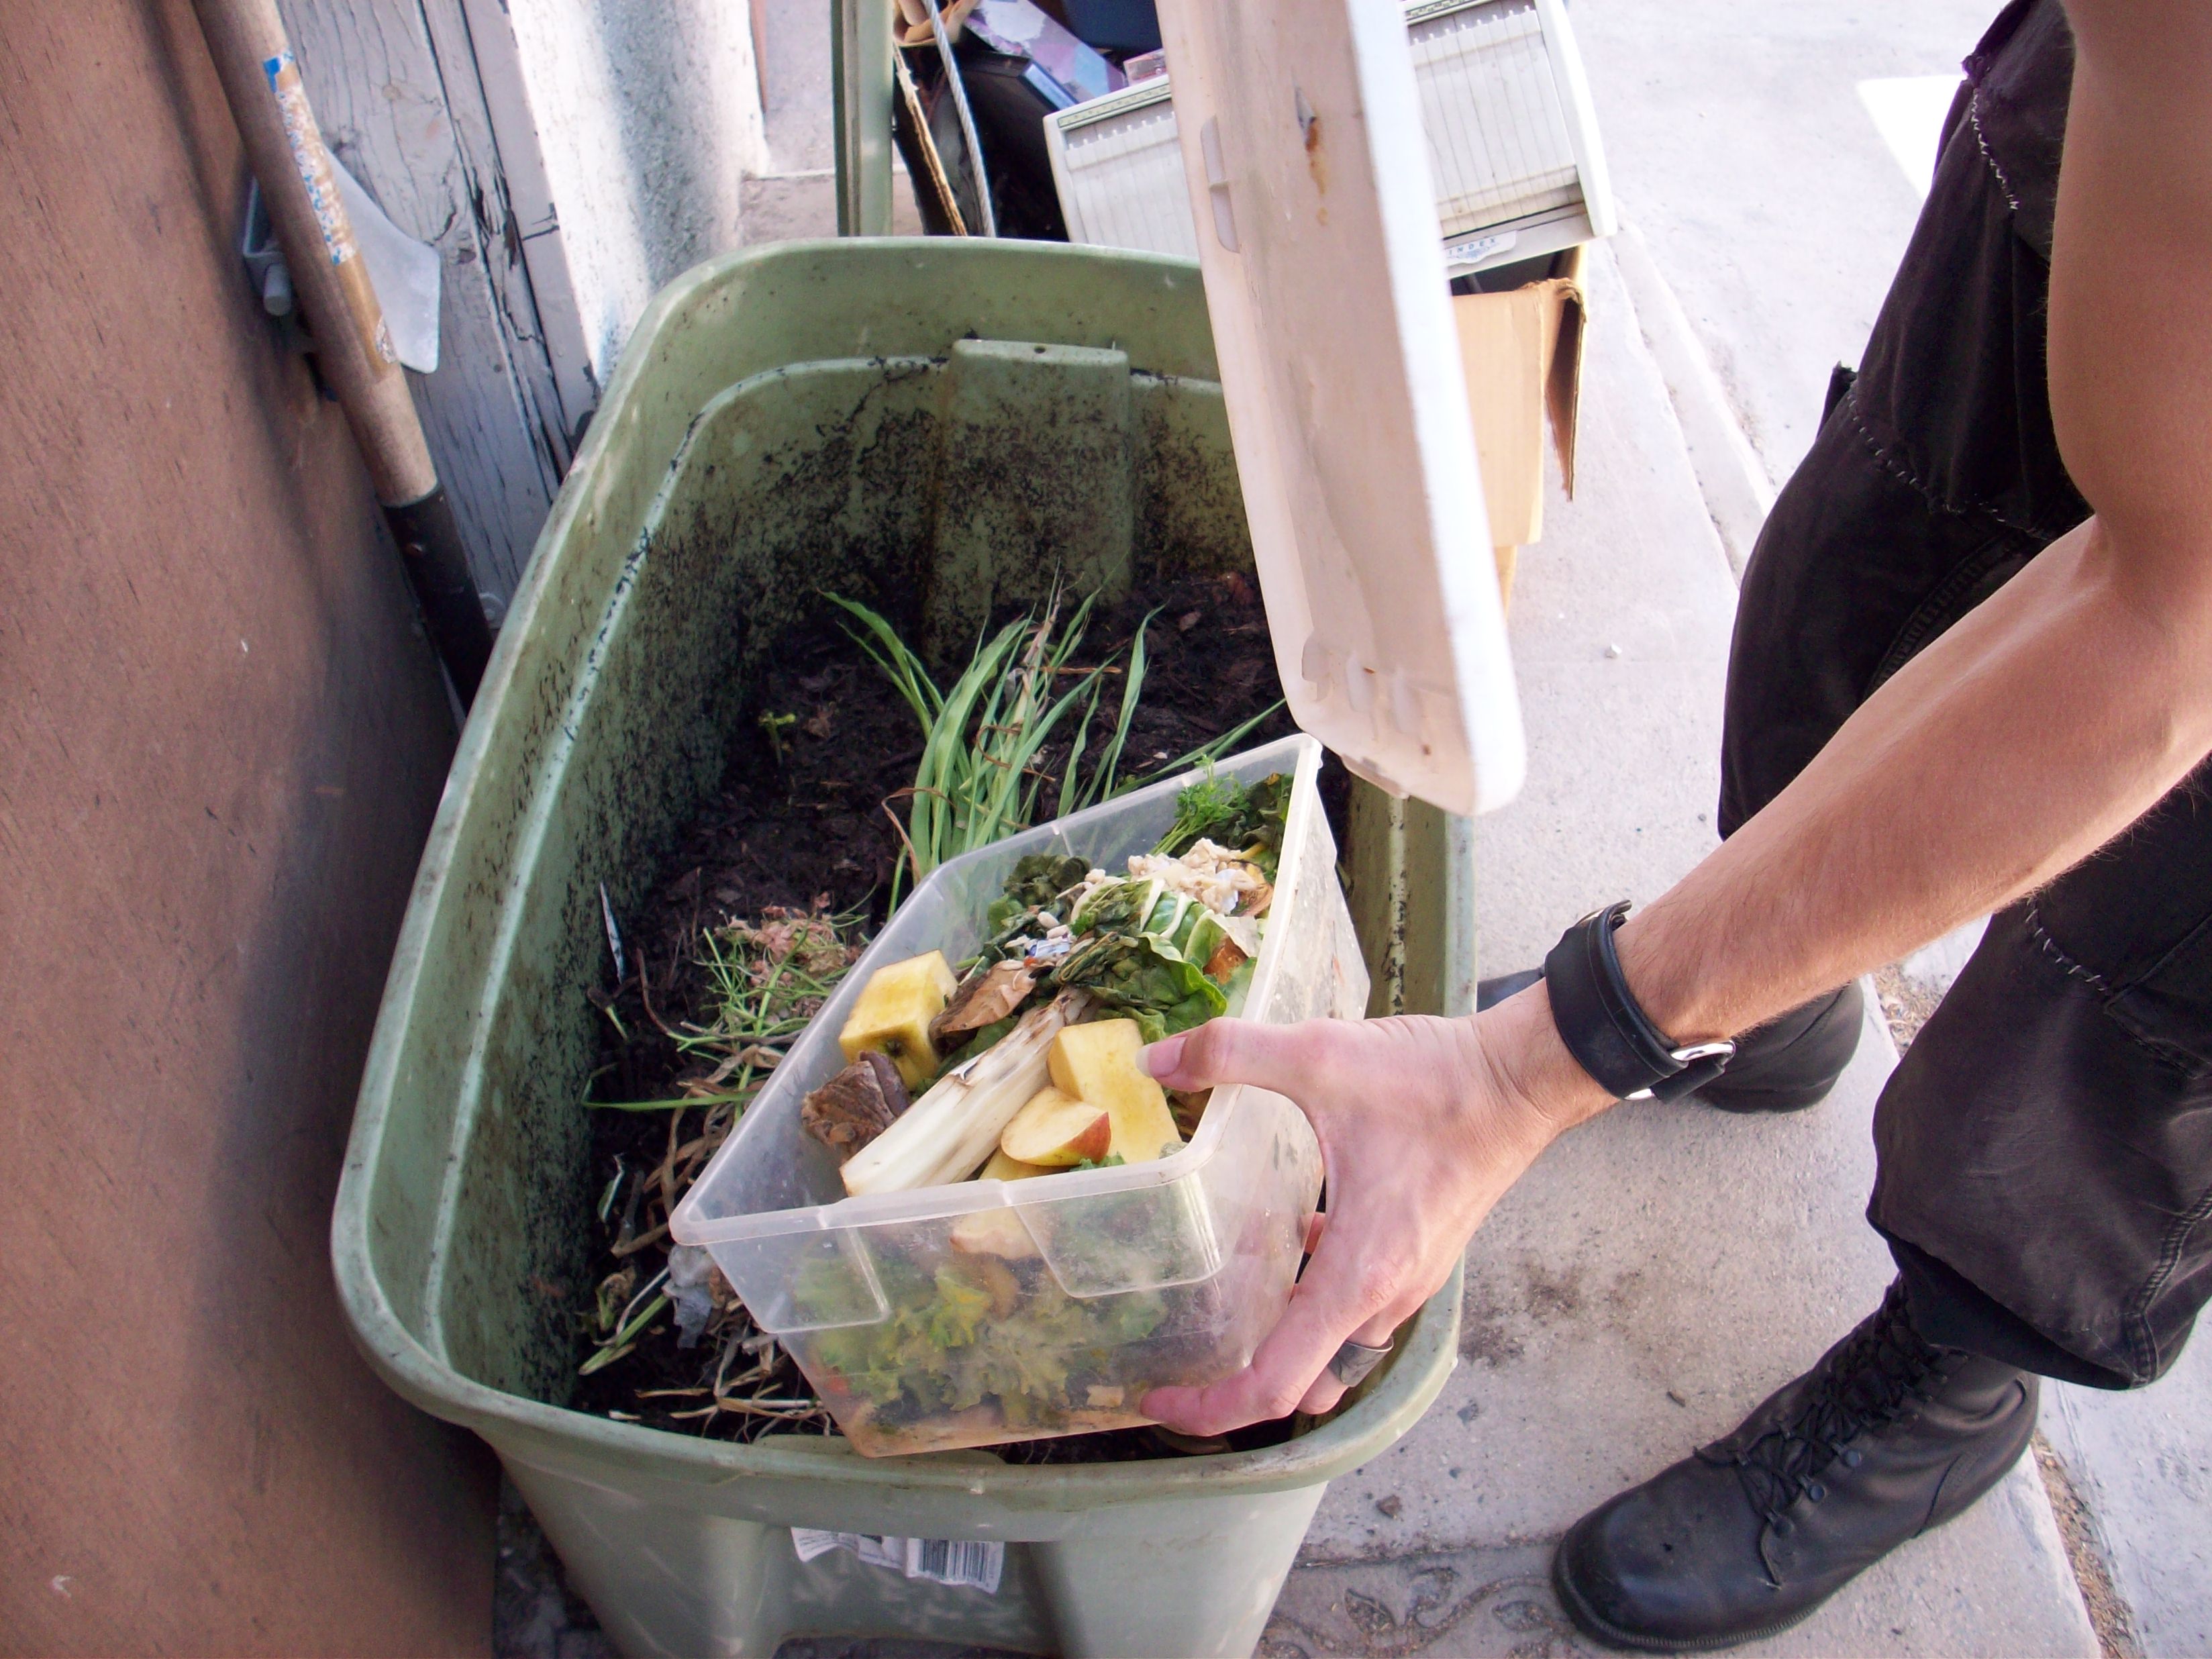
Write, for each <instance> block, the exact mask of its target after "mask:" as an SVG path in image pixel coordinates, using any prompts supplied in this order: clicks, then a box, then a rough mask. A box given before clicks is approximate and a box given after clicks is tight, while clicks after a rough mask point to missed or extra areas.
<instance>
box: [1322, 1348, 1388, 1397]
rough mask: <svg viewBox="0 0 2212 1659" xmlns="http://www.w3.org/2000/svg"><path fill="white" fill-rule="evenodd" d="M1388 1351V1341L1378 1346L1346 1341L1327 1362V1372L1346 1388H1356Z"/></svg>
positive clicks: (1386, 1356) (1385, 1356)
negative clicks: (1373, 1346) (1372, 1346)
mask: <svg viewBox="0 0 2212 1659" xmlns="http://www.w3.org/2000/svg"><path fill="white" fill-rule="evenodd" d="M1389 1352H1390V1345H1389V1343H1388V1342H1385V1343H1384V1344H1383V1346H1381V1347H1379V1348H1370V1347H1369V1346H1367V1345H1366V1344H1365V1343H1364V1342H1352V1341H1346V1343H1345V1344H1344V1345H1343V1346H1341V1347H1340V1348H1338V1349H1337V1351H1336V1354H1335V1357H1334V1358H1332V1359H1331V1360H1330V1361H1329V1362H1328V1374H1329V1375H1330V1376H1333V1377H1334V1378H1335V1379H1336V1380H1337V1381H1338V1382H1340V1383H1343V1384H1344V1386H1345V1387H1346V1388H1347V1389H1354V1388H1358V1386H1359V1385H1360V1384H1361V1383H1364V1382H1365V1381H1366V1380H1367V1375H1368V1373H1369V1372H1370V1371H1372V1370H1374V1369H1375V1368H1376V1366H1377V1365H1379V1364H1382V1363H1383V1360H1384V1359H1385V1358H1388V1357H1389Z"/></svg>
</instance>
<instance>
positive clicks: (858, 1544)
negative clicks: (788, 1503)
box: [791, 1527, 1006, 1595]
mask: <svg viewBox="0 0 2212 1659" xmlns="http://www.w3.org/2000/svg"><path fill="white" fill-rule="evenodd" d="M791 1547H792V1548H793V1550H795V1551H797V1552H798V1554H799V1559H800V1560H801V1561H811V1560H812V1559H814V1558H815V1557H816V1556H817V1555H826V1554H828V1553H829V1552H830V1551H831V1550H837V1549H842V1550H849V1551H851V1552H852V1553H854V1555H857V1556H859V1557H860V1559H861V1560H862V1561H864V1562H865V1563H866V1564H867V1565H869V1566H872V1567H890V1568H893V1569H895V1570H896V1571H900V1572H903V1573H904V1574H905V1575H906V1576H907V1577H909V1578H927V1579H928V1580H929V1581H930V1582H931V1583H937V1584H951V1585H953V1586H956V1587H957V1588H960V1589H979V1590H981V1591H982V1592H983V1594H985V1595H997V1594H998V1593H999V1580H1000V1578H1001V1577H1004V1576H1005V1574H1006V1546H1005V1545H1004V1544H1001V1543H999V1542H996V1541H991V1540H985V1539H971V1538H889V1537H884V1536H881V1535H878V1534H875V1533H866V1532H825V1531H823V1530H821V1529H819V1528H814V1527H793V1528H792V1529H791Z"/></svg>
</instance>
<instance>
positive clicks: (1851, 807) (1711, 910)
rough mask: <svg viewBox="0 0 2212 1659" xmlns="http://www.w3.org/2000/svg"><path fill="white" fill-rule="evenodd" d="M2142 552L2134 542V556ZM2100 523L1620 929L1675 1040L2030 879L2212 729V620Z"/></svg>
mask: <svg viewBox="0 0 2212 1659" xmlns="http://www.w3.org/2000/svg"><path fill="white" fill-rule="evenodd" d="M2136 563H2138V564H2139V561H2138V562H2136ZM2130 568H2133V567H2132V566H2131V564H2130V561H2128V560H2126V559H2124V558H2123V557H2122V556H2120V550H2118V549H2116V548H2115V547H2114V546H2113V544H2112V538H2110V537H2109V536H2107V535H2106V534H2105V533H2104V532H2103V531H2102V530H2101V529H2100V527H2099V526H2097V524H2096V522H2095V521H2094V520H2092V521H2091V522H2090V523H2089V524H2088V525H2086V526H2082V527H2081V529H2080V530H2077V531H2075V532H2073V533H2072V534H2070V535H2069V536H2067V537H2065V538H2062V539H2061V540H2060V541H2058V542H2057V543H2055V544H2052V546H2051V547H2050V548H2049V549H2048V550H2045V552H2044V553H2043V554H2042V555H2041V556H2039V557H2038V558H2037V559H2036V560H2035V561H2034V562H2033V563H2032V564H2030V565H2029V566H2028V568H2027V569H2025V570H2024V571H2022V572H2021V574H2019V575H2018V576H2016V577H2015V578H2014V579H2013V580H2012V581H2011V582H2009V583H2008V584H2007V586H2005V587H2004V588H2002V589H2001V590H2000V591H1999V592H1997V593H1996V595H1994V596H1993V597H1992V598H1990V599H1989V600H1987V601H1986V602H1984V604H1983V605H1981V606H1979V607H1978V609H1976V610H1975V611H1973V612H1972V614H1971V615H1969V616H1968V617H1966V618H1965V619H1964V620H1962V621H1961V622H1960V623H1958V624H1957V625H1955V626H1954V627H1953V628H1952V629H1950V630H1949V631H1948V633H1946V634H1945V635H1943V636H1942V638H1941V639H1939V640H1938V641H1936V643H1935V644H1934V645H1932V646H1930V647H1929V648H1928V649H1927V650H1926V651H1924V652H1923V653H1921V655H1920V656H1919V657H1917V659H1914V660H1913V661H1912V662H1911V663H1909V664H1908V665H1906V666H1905V668H1904V669H1903V670H1902V671H1899V673H1898V674H1897V675H1896V676H1895V677H1894V678H1892V679H1891V680H1890V681H1889V682H1888V683H1887V684H1885V685H1884V686H1883V687H1882V688H1881V690H1879V691H1877V692H1876V693H1875V695H1874V696H1872V697H1870V698H1869V699H1868V701H1867V702H1866V703H1865V704H1864V705H1863V707H1862V708H1860V709H1859V710H1858V712H1857V714H1854V715H1853V716H1852V717H1851V719H1850V720H1849V721H1847V722H1846V723H1845V724H1844V726H1843V728H1842V729H1841V730H1840V731H1839V732H1838V733H1837V734H1836V736H1835V737H1834V738H1832V740H1831V741H1830V742H1829V744H1827V746H1826V748H1825V749H1823V750H1821V751H1820V755H1819V756H1818V757H1815V759H1814V761H1813V763H1811V764H1810V765H1809V766H1808V767H1807V768H1806V769H1805V771H1804V772H1803V773H1802V775H1800V776H1799V777H1798V778H1797V779H1796V781H1795V782H1793V783H1792V784H1791V785H1790V787H1788V788H1787V789H1785V790H1784V792H1783V793H1781V794H1780V795H1779V796H1778V797H1777V798H1776V799H1774V800H1773V801H1772V802H1771V803H1770V804H1769V805H1767V807H1766V808H1765V811H1761V812H1759V814H1758V815H1757V816H1756V817H1753V818H1752V819H1751V821H1750V822H1749V823H1746V824H1745V825H1744V826H1743V827H1742V828H1741V829H1740V830H1738V831H1737V833H1736V834H1735V836H1733V837H1732V838H1731V839H1730V840H1729V842H1727V843H1726V844H1725V845H1724V846H1723V847H1722V848H1720V849H1719V850H1718V851H1717V852H1716V853H1714V854H1712V855H1711V857H1710V858H1708V859H1707V860H1705V862H1704V863H1703V864H1701V865H1699V866H1698V868H1697V869H1695V870H1694V871H1692V872H1691V873H1690V874H1689V875H1688V876H1687V877H1686V878H1684V879H1683V880H1682V881H1681V882H1680V883H1679V884H1677V885H1676V886H1675V887H1674V888H1673V889H1672V890H1670V891H1668V893H1667V894H1666V895H1665V896H1663V897H1662V898H1660V899H1659V900H1657V901H1656V902H1654V903H1653V904H1651V905H1650V907H1649V908H1646V909H1644V911H1642V912H1640V913H1639V914H1638V915H1636V916H1634V917H1632V919H1631V921H1629V923H1628V924H1627V926H1626V927H1624V928H1623V929H1622V930H1621V933H1620V954H1621V960H1622V963H1623V966H1624V968H1625V969H1626V972H1627V975H1628V978H1629V982H1630V983H1631V985H1632V986H1633V987H1635V990H1636V993H1637V995H1638V1000H1640V1001H1642V1002H1643V1004H1644V1007H1645V1008H1646V1010H1647V1011H1648V1012H1650V1014H1651V1017H1652V1018H1653V1019H1654V1020H1655V1021H1656V1023H1657V1024H1659V1026H1660V1027H1661V1029H1662V1030H1665V1031H1667V1032H1668V1034H1669V1035H1671V1036H1674V1038H1676V1040H1677V1041H1680V1042H1697V1041H1700V1040H1703V1039H1705V1038H1709V1037H1717V1036H1732V1035H1735V1034H1737V1033H1739V1032H1741V1031H1743V1030H1747V1029H1748V1028H1750V1027H1752V1026H1754V1025H1756V1024H1759V1022H1760V1021H1762V1020H1765V1019H1766V1018H1771V1016H1773V1015H1775V1014H1778V1013H1779V1012H1783V1011H1784V1010H1785V1009H1788V1008H1790V1007H1793V1006H1796V1005H1797V1004H1798V1003H1801V1002H1802V1001H1804V1000H1806V999H1807V998H1808V997H1811V996H1814V995H1817V994H1820V993H1821V992H1823V991H1826V990H1828V989H1830V988H1832V987H1834V986H1837V985H1839V984H1841V983H1843V982H1844V981H1845V980H1847V979H1849V978H1850V977H1852V976H1853V975H1857V974H1860V973H1863V972H1865V971H1867V970H1868V969H1871V968H1875V967H1877V966H1879V965H1881V963H1886V962H1891V961H1893V960H1895V959H1896V958H1898V957H1899V956H1901V955H1903V954H1905V952H1906V951H1910V950H1911V949H1913V948H1914V947H1916V946H1917V945H1922V944H1924V943H1925V942H1926V941H1927V940H1928V939H1931V938H1934V937H1936V936H1937V935H1939V934H1941V933H1943V932H1945V931H1947V930H1948V929H1949V928H1951V927H1955V926H1957V925H1958V924H1959V923H1960V922H1962V921H1967V920H1970V919H1971V918H1972V917H1974V916H1977V915H1984V914H1986V913H1987V912H1989V911H1990V910H1993V909H1996V908H1999V907H2001V906H2002V905H2004V904H2007V903H2008V902H2011V901H2012V900H2014V899H2016V898H2018V897H2020V896H2021V895H2022V894H2025V893H2027V892H2030V891H2032V890H2034V889H2035V888H2036V887H2038V886H2039V885H2041V884H2043V883H2045V882H2047V881H2049V880H2050V879H2051V878H2052V877H2054V876H2056V875H2057V874H2058V873H2059V872H2062V871H2063V870H2065V869H2067V868H2068V867H2069V866H2071V865H2073V864H2075V863H2076V862H2078V861H2079V860H2081V859H2082V858H2084V857H2086V856H2087V854H2090V853H2091V852H2093V851H2094V850H2095V849H2096V848H2098V847H2100V845H2102V844H2103V843H2104V842H2106V841H2108V840H2110V839H2111V838H2112V836H2115V835H2117V834H2118V833H2119V831H2120V830H2122V829H2124V828H2125V827H2126V826H2127V825H2128V824H2129V823H2131V822H2132V821H2133V820H2134V819H2135V818H2136V817H2139V816H2140V815H2141V814H2142V812H2143V811H2146V810H2147V809H2148V807H2149V806H2150V805H2152V804H2153V803H2154V802H2155V801H2156V800H2158V799H2159V798H2160V796H2162V795H2163V794H2165V793H2166V791H2168V790H2169V789H2171V788H2172V787H2173V785H2174V784H2175V783H2177V782H2178V781H2179V780H2180V779H2181V778H2182V776H2183V775H2185V773H2187V771H2188V770H2189V769H2190V768H2191V766H2192V765H2194V764H2195V763H2196V762H2197V760H2198V759H2199V758H2201V757H2203V754H2204V753H2205V752H2206V750H2207V749H2208V748H2212V674H2208V672H2207V666H2208V664H2212V629H2208V628H2207V627H2206V625H2205V623H2204V622H2203V619H2201V618H2200V617H2197V616H2196V615H2195V614H2194V613H2193V611H2192V610H2191V608H2190V607H2186V606H2182V607H2176V608H2175V609H2173V610H2171V611H2166V612H2165V613H2164V614H2157V613H2155V612H2154V611H2153V609H2152V608H2151V607H2150V606H2148V605H2146V604H2145V603H2143V601H2142V596H2141V593H2140V590H2139V586H2138V585H2137V584H2136V583H2134V582H2132V581H2131V580H2130V574H2129V572H2130Z"/></svg>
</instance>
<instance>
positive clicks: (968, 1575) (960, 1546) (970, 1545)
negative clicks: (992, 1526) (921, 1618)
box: [906, 1538, 1006, 1595]
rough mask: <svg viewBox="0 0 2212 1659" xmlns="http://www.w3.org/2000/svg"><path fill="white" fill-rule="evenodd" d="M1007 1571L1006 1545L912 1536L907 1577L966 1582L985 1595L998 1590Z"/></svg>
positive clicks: (944, 1581)
mask: <svg viewBox="0 0 2212 1659" xmlns="http://www.w3.org/2000/svg"><path fill="white" fill-rule="evenodd" d="M1005 1571H1006V1546H1005V1545H1004V1544H1001V1543H999V1542H997V1541H995V1540H990V1539H981V1538H909V1539H908V1540H907V1541H906V1576H907V1577H909V1578H927V1579H931V1580H933V1581H934V1582H935V1583H939V1584H963V1585H965V1586H967V1587H968V1588H969V1589H979V1590H981V1591H982V1592H983V1594H984V1595H997V1594H998V1593H999V1577H1000V1574H1001V1573H1003V1572H1005Z"/></svg>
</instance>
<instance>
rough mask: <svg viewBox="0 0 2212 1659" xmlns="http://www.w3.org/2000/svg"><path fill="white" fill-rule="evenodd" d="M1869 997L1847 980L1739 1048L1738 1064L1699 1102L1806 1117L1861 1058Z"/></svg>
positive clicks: (1732, 1064) (1761, 1030)
mask: <svg viewBox="0 0 2212 1659" xmlns="http://www.w3.org/2000/svg"><path fill="white" fill-rule="evenodd" d="M1865 1024H1866V997H1865V995H1864V994H1863V993H1862V992H1861V991H1860V989H1859V982H1858V981H1857V980H1855V979H1854V980H1848V981H1845V982H1844V984H1843V985H1841V986H1839V987H1838V988H1837V989H1835V990H1833V991H1831V992H1829V993H1828V994H1827V995H1826V996H1824V997H1814V999H1813V1000H1811V1001H1810V1002H1808V1003H1802V1004H1801V1005H1799V1006H1797V1007H1795V1008H1792V1009H1791V1010H1790V1012H1788V1013H1786V1014H1778V1015H1777V1016H1776V1017H1775V1018H1772V1019H1770V1020H1768V1021H1767V1022H1766V1024H1764V1025H1761V1026H1759V1028H1758V1029H1757V1030H1752V1031H1747V1032H1746V1033H1745V1034H1744V1035H1743V1036H1740V1037H1738V1038H1737V1039H1736V1042H1735V1059H1733V1060H1729V1063H1728V1070H1726V1071H1725V1072H1723V1073H1721V1074H1720V1075H1719V1076H1718V1077H1717V1078H1715V1079H1713V1080H1712V1081H1711V1083H1708V1084H1707V1085H1705V1087H1704V1088H1702V1089H1700V1090H1699V1091H1698V1098H1699V1099H1700V1100H1702V1101H1704V1102H1705V1104H1706V1105H1708V1106H1717V1107H1719V1108H1720V1109H1721V1110H1723V1111H1724V1112H1802V1111H1803V1110H1805V1109H1806V1108H1808V1107H1809V1106H1817V1105H1819V1104H1820V1103H1821V1102H1822V1101H1824V1100H1826V1098H1827V1097H1828V1091H1829V1090H1831V1089H1832V1088H1834V1087H1835V1086H1836V1079H1838V1078H1839V1077H1841V1076H1842V1075H1843V1074H1844V1066H1848V1065H1850V1063H1851V1056H1852V1055H1853V1054H1857V1052H1858V1048H1859V1032H1860V1031H1861V1030H1863V1028H1864V1026H1865Z"/></svg>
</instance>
